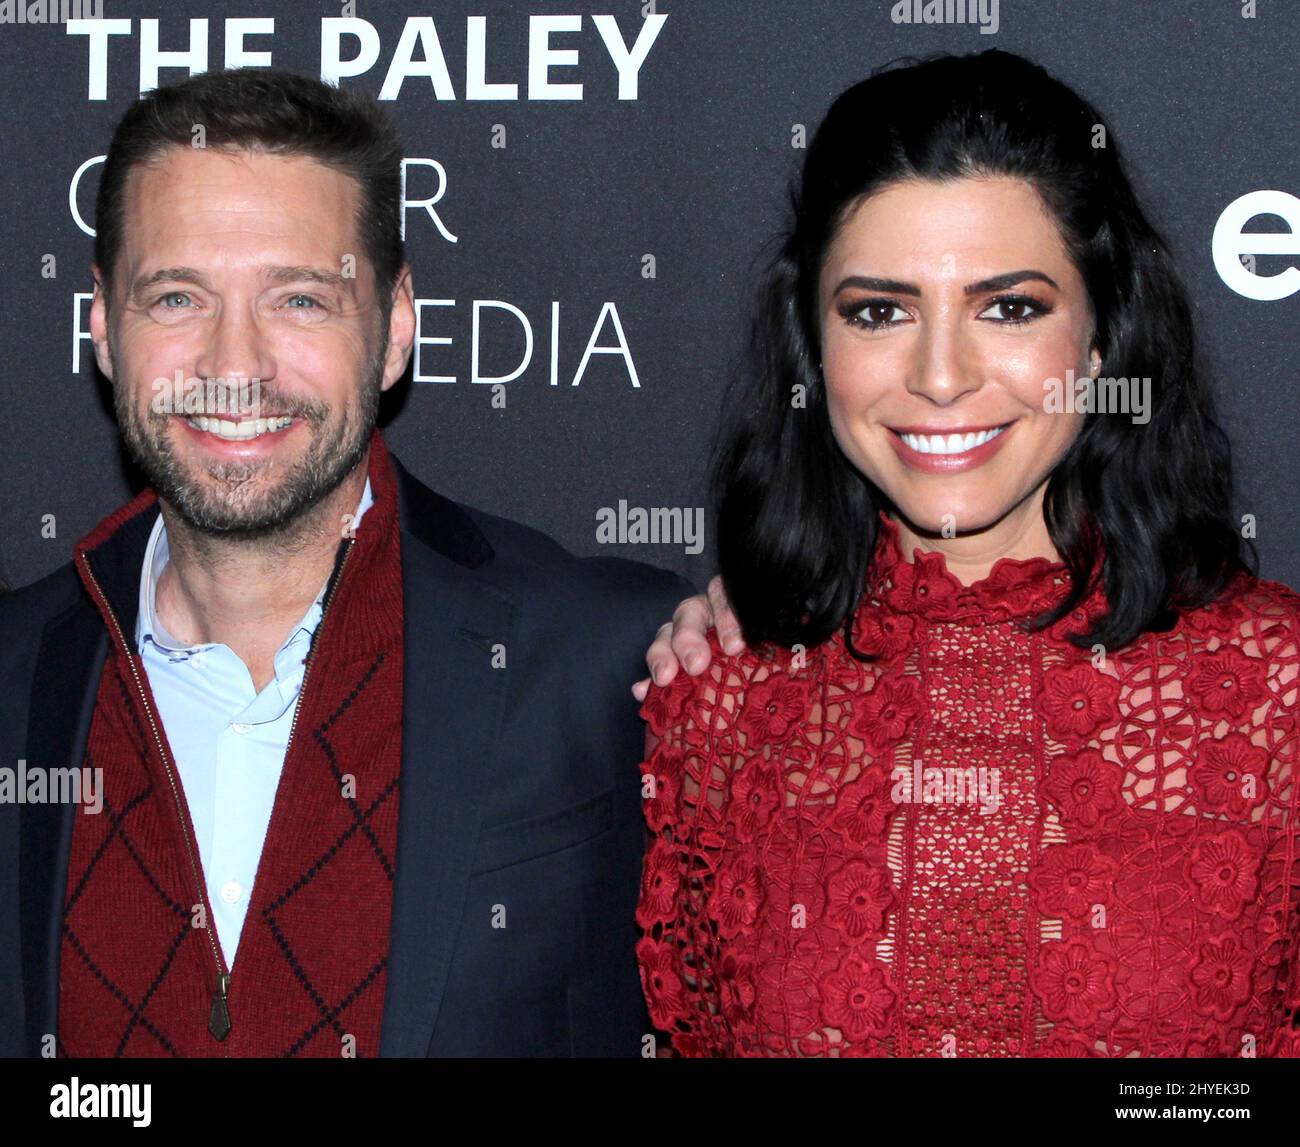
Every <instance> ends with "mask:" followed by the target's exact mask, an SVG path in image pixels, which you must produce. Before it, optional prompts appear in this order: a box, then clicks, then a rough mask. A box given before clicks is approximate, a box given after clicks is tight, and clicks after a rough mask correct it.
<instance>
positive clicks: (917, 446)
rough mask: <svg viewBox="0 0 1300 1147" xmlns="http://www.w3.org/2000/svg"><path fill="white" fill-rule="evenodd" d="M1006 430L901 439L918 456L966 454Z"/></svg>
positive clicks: (906, 436)
mask: <svg viewBox="0 0 1300 1147" xmlns="http://www.w3.org/2000/svg"><path fill="white" fill-rule="evenodd" d="M1005 429H1006V427H1005V426H998V427H995V428H994V429H992V430H979V431H975V432H974V433H971V434H900V435H899V437H900V438H901V439H902V440H903V441H904V442H906V443H907V444H908V445H909V446H910V447H911V448H912V449H913V450H915V451H916V452H917V453H918V454H965V453H966V452H967V451H968V450H974V449H975V447H976V446H983V445H984V443H985V442H990V441H992V440H993V439H994V438H996V437H997V436H998V435H999V434H1001V433H1002V431H1003V430H1005Z"/></svg>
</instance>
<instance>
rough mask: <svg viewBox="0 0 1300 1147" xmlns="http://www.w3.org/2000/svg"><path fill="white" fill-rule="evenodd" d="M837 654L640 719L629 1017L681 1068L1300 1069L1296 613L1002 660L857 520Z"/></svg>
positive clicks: (1044, 639) (988, 610) (948, 589)
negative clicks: (906, 1062) (858, 569)
mask: <svg viewBox="0 0 1300 1147" xmlns="http://www.w3.org/2000/svg"><path fill="white" fill-rule="evenodd" d="M881 521H882V529H881V533H880V538H879V542H878V545H877V551H876V556H875V560H874V562H873V563H872V574H871V578H870V581H869V583H868V586H867V592H866V593H864V595H863V600H862V603H861V605H860V607H859V609H858V611H857V614H856V616H855V618H854V644H855V645H856V647H857V648H858V649H859V650H861V651H864V652H869V653H871V654H873V655H875V656H876V657H877V660H876V661H874V662H871V663H863V662H859V661H857V660H856V659H854V658H853V657H851V656H850V655H849V653H848V652H847V650H846V649H845V647H844V643H843V639H842V637H841V636H840V635H836V636H835V637H833V638H831V639H829V640H828V641H826V642H824V643H823V644H822V645H820V646H817V647H816V648H814V649H811V650H807V651H800V650H798V649H796V650H794V651H791V650H784V649H775V650H766V651H763V652H754V651H751V650H747V651H745V652H744V653H742V654H740V655H738V656H735V657H730V656H728V655H726V654H724V653H723V652H722V650H721V648H720V647H719V646H718V644H717V642H716V639H713V638H712V636H711V641H712V649H713V663H712V664H711V665H710V667H709V669H708V670H707V671H706V672H705V673H704V674H703V675H702V676H700V677H698V678H692V677H688V676H687V675H686V674H684V673H683V674H679V675H678V677H677V678H676V680H675V681H674V682H673V683H672V684H671V685H669V686H668V687H666V688H652V689H651V691H650V694H649V696H648V697H647V698H646V701H645V703H644V705H643V706H642V715H643V716H644V717H645V719H646V720H647V722H648V723H649V727H650V733H651V737H650V743H651V746H652V747H651V749H650V752H649V758H648V760H646V761H645V762H643V764H642V766H641V768H642V773H643V774H646V775H648V776H653V777H654V782H653V784H652V785H647V789H648V790H652V792H651V795H650V798H649V799H648V800H647V801H646V806H645V813H646V821H647V824H648V827H649V830H650V834H651V835H650V840H651V844H650V847H649V849H648V851H647V854H646V857H645V861H644V866H643V877H642V888H641V896H640V901H639V905H638V909H637V920H638V923H639V925H640V926H641V928H642V931H643V937H642V939H641V941H640V945H639V948H638V958H639V961H640V966H641V976H642V984H643V987H644V990H645V995H646V1000H647V1002H648V1005H649V1008H650V1014H651V1018H652V1020H653V1022H654V1024H655V1025H656V1027H658V1028H660V1029H661V1030H662V1031H663V1032H665V1033H667V1034H668V1035H669V1036H670V1037H671V1040H672V1045H673V1047H674V1048H675V1049H676V1051H677V1052H678V1053H679V1054H682V1055H690V1056H708V1055H713V1056H721V1055H726V1056H1179V1057H1191V1056H1288V1055H1289V1056H1300V1026H1297V1025H1300V1019H1297V1009H1300V842H1298V831H1300V830H1298V828H1297V825H1298V824H1300V818H1298V815H1297V814H1298V812H1300V809H1298V807H1297V805H1298V803H1300V802H1298V798H1297V794H1298V793H1300V785H1297V784H1296V768H1297V758H1298V757H1300V720H1298V717H1297V713H1298V711H1300V647H1298V643H1300V597H1298V596H1297V595H1296V594H1294V593H1292V592H1291V591H1290V590H1288V589H1287V588H1286V587H1284V586H1281V585H1279V584H1277V583H1273V582H1266V581H1260V580H1257V579H1253V578H1249V577H1246V576H1244V575H1243V576H1241V577H1239V578H1238V579H1237V580H1236V581H1235V582H1234V583H1233V585H1232V586H1231V587H1230V588H1229V589H1228V590H1227V591H1226V592H1225V593H1224V595H1223V596H1222V597H1221V598H1220V599H1219V600H1218V601H1216V602H1215V603H1213V604H1212V605H1210V606H1207V607H1205V608H1203V609H1200V610H1197V611H1193V612H1190V613H1187V614H1185V615H1183V616H1182V617H1180V619H1179V621H1178V623H1177V624H1176V625H1175V626H1174V627H1173V628H1172V629H1170V630H1168V631H1165V632H1159V633H1148V634H1145V635H1143V637H1141V638H1139V639H1138V640H1137V641H1135V642H1134V643H1132V644H1131V645H1130V646H1128V647H1127V648H1125V649H1124V650H1121V651H1115V652H1111V651H1106V650H1103V649H1101V648H1100V647H1096V648H1095V649H1094V650H1091V651H1090V650H1086V649H1084V650H1080V649H1078V648H1077V647H1076V646H1074V645H1072V644H1071V643H1069V642H1068V641H1067V640H1066V638H1065V635H1066V634H1067V633H1068V632H1071V631H1077V630H1079V629H1080V628H1082V623H1083V621H1084V620H1085V618H1086V616H1088V615H1091V614H1092V613H1093V612H1094V611H1097V610H1099V609H1101V608H1104V598H1103V597H1102V594H1101V591H1100V590H1098V591H1097V593H1096V594H1094V596H1093V597H1092V598H1091V599H1090V600H1089V601H1088V602H1086V603H1085V605H1084V607H1083V609H1081V610H1079V611H1076V612H1075V614H1074V615H1073V616H1071V617H1067V618H1065V619H1063V620H1062V621H1061V622H1059V623H1057V624H1056V625H1054V626H1053V627H1051V628H1050V629H1048V630H1046V631H1044V632H1041V633H1036V634H1027V633H1025V632H1024V630H1023V629H1022V628H1020V626H1019V624H1018V622H1019V621H1020V620H1022V619H1024V618H1028V617H1032V616H1034V615H1037V614H1039V613H1041V612H1043V611H1044V610H1045V609H1047V608H1048V607H1050V606H1051V605H1053V604H1054V603H1055V602H1057V601H1059V600H1060V597H1061V596H1062V595H1063V594H1064V593H1065V592H1066V591H1067V590H1068V588H1069V575H1068V573H1067V572H1066V569H1065V567H1064V565H1063V564H1061V563H1054V562H1050V561H1048V560H1046V559H1041V558H1039V559H1033V560H1029V561H1021V560H1012V559H1003V560H1002V561H999V562H998V563H997V564H996V565H995V566H994V567H993V569H992V571H991V572H990V574H989V576H988V577H987V578H984V579H982V580H981V581H979V582H977V583H975V584H974V585H971V586H963V585H962V584H961V583H960V582H959V581H958V580H957V579H956V578H954V577H953V576H952V575H951V574H950V573H949V572H948V570H947V569H946V566H945V563H944V559H943V557H942V556H941V555H939V554H925V553H921V552H920V551H917V552H916V553H915V554H914V555H913V559H914V560H913V561H908V560H906V559H904V557H903V556H902V554H901V552H900V549H899V535H898V529H897V526H896V525H895V524H894V523H893V522H892V521H890V520H889V519H888V518H885V517H884V516H882V519H881Z"/></svg>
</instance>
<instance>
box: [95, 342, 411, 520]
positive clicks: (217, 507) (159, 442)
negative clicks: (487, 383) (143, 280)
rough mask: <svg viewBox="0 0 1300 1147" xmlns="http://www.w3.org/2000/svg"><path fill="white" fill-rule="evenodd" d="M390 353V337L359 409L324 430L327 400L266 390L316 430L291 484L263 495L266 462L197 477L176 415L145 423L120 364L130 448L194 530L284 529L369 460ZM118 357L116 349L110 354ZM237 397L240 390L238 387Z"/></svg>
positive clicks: (209, 467)
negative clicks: (180, 442) (177, 438)
mask: <svg viewBox="0 0 1300 1147" xmlns="http://www.w3.org/2000/svg"><path fill="white" fill-rule="evenodd" d="M387 350H388V338H387V333H386V332H385V338H384V339H383V345H382V346H381V347H380V348H379V353H378V354H377V355H375V356H374V357H373V358H372V359H371V360H370V362H369V363H368V364H367V377H366V379H365V380H364V384H363V385H362V387H361V395H360V401H359V403H358V406H357V408H356V409H355V411H353V410H351V409H349V408H347V407H344V409H343V412H342V416H341V417H340V418H339V419H338V421H337V422H336V423H335V424H334V425H333V426H332V427H331V428H330V429H329V431H328V433H327V434H325V433H322V429H323V428H324V427H326V425H327V420H328V418H329V415H330V408H329V407H328V406H326V405H325V404H324V403H313V402H309V401H306V400H300V399H289V397H288V396H287V395H279V394H278V393H275V392H272V393H268V392H267V390H266V389H265V388H262V389H261V392H260V400H261V402H262V403H263V404H264V405H265V406H267V407H269V408H271V409H273V410H275V411H276V412H277V413H279V414H281V415H284V416H287V417H291V418H293V419H295V420H297V421H305V422H306V423H308V425H309V428H311V429H312V430H313V431H314V433H313V435H312V438H311V442H310V444H309V445H308V447H307V453H306V454H305V455H304V456H303V458H302V459H301V460H300V461H298V462H296V463H294V464H293V466H292V467H291V468H290V469H289V471H288V473H287V474H286V475H285V477H284V479H283V480H282V481H281V482H280V483H279V484H278V485H277V486H274V487H272V488H270V489H266V490H260V489H259V487H260V485H261V483H260V482H259V481H258V476H259V475H260V474H261V473H262V471H264V470H265V469H266V468H267V465H268V464H267V463H266V462H264V461H244V460H241V459H238V458H219V457H216V456H214V457H213V458H211V459H210V460H209V461H207V462H206V463H205V464H202V468H203V473H204V475H205V477H206V479H207V481H201V480H196V479H195V478H193V477H192V476H191V473H190V472H189V470H188V469H187V466H186V464H185V463H184V462H183V461H182V459H181V458H180V457H178V455H177V453H176V451H175V449H174V448H173V444H172V440H171V437H170V435H171V432H172V431H171V425H170V424H171V421H172V419H174V418H176V417H178V416H177V415H173V414H159V413H157V412H155V411H154V410H153V409H152V408H150V409H149V411H148V415H147V417H146V418H144V419H142V418H141V415H140V412H139V410H138V409H137V408H136V407H135V405H134V404H133V402H132V400H131V397H130V395H129V394H127V393H125V392H126V391H127V390H128V386H127V385H126V384H125V383H124V382H122V381H119V380H123V378H124V376H123V374H122V371H121V369H120V367H119V365H118V363H117V362H116V360H114V363H113V406H114V409H115V411H116V413H117V424H118V427H119V429H120V430H121V433H122V438H123V440H124V441H125V443H126V447H127V451H128V453H129V454H130V455H131V457H132V459H133V460H134V461H135V463H136V465H138V466H139V467H140V469H141V470H143V471H144V473H145V475H146V476H147V477H148V479H149V481H150V483H151V484H152V485H153V487H154V489H155V490H156V491H157V493H158V497H159V498H161V499H162V500H163V501H165V502H167V503H169V504H170V505H171V506H172V507H174V508H175V510H176V511H177V513H179V514H180V516H181V518H182V519H183V520H184V521H185V522H186V523H187V524H188V525H189V526H191V527H192V528H193V529H195V530H198V531H200V532H202V533H205V534H209V535H220V536H223V537H232V536H233V537H242V538H249V539H252V538H260V537H266V536H268V535H273V534H276V533H278V532H280V531H282V530H284V529H285V528H286V527H287V526H289V525H290V524H291V523H292V522H294V521H295V520H296V519H298V518H299V517H300V516H301V515H302V514H303V513H305V512H306V511H307V510H309V509H310V508H311V507H312V506H314V505H317V504H318V503H319V502H320V501H321V499H323V498H325V497H326V496H327V495H329V494H330V493H331V492H332V491H334V490H335V489H337V488H338V485H339V483H340V482H342V481H343V479H344V478H346V477H347V476H348V474H350V473H351V472H352V471H353V470H354V469H355V468H356V466H357V464H358V463H359V462H360V461H361V457H362V455H363V454H365V452H366V448H367V447H368V446H369V444H370V436H371V432H372V431H373V430H374V426H375V422H376V420H377V418H378V414H379V394H380V383H381V382H382V378H383V369H384V359H385V356H386V354H387ZM110 353H111V352H110ZM231 393H234V390H233V382H232V390H231Z"/></svg>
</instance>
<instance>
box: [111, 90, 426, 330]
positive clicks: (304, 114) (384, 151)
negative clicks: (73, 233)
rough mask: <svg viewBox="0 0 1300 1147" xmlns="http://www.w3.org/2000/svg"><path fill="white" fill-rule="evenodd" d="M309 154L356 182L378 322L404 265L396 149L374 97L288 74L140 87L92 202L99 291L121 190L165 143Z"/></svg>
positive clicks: (116, 229)
mask: <svg viewBox="0 0 1300 1147" xmlns="http://www.w3.org/2000/svg"><path fill="white" fill-rule="evenodd" d="M199 127H201V128H202V129H203V146H204V147H206V148H211V149H214V150H222V151H264V152H271V153H275V154H281V155H286V156H288V155H302V156H308V157H310V158H312V159H315V160H317V161H319V162H320V163H323V164H325V165H327V166H329V167H332V168H334V169H335V170H337V171H340V172H342V173H344V174H346V175H350V176H352V177H353V178H354V179H356V180H357V182H358V184H359V186H360V196H359V199H358V218H357V234H358V236H359V237H360V239H361V244H362V247H363V250H364V254H365V256H366V257H367V258H368V259H369V260H370V265H371V267H372V268H373V269H374V273H375V284H376V289H377V290H378V292H379V300H380V308H381V314H382V316H383V323H384V328H385V329H386V328H387V325H388V316H389V313H390V311H391V302H392V289H393V285H394V283H396V281H397V276H398V274H399V273H400V271H401V268H402V265H403V263H404V262H405V253H404V251H403V245H402V230H401V211H402V205H401V197H402V189H401V182H402V177H401V164H402V145H401V139H400V137H399V135H398V132H397V128H396V125H395V124H394V123H393V121H392V119H391V118H390V116H389V115H388V113H387V112H386V111H384V110H383V109H382V108H381V107H380V106H379V105H378V104H377V103H376V102H375V100H374V98H373V97H371V96H370V95H368V94H366V93H362V92H352V91H343V90H341V89H339V88H336V87H333V86H332V85H330V84H326V83H322V82H321V81H320V80H316V79H312V78H309V77H307V76H300V75H295V74H294V73H292V72H284V71H276V70H269V69H261V68H259V69H252V68H240V69H236V70H233V71H224V72H205V73H203V74H201V75H197V76H191V77H190V78H189V79H187V80H183V81H181V82H180V83H177V84H171V85H168V86H166V87H160V88H155V89H154V90H152V91H150V92H148V93H146V94H145V95H144V96H142V97H141V98H140V99H139V100H138V101H137V102H136V103H134V104H132V106H131V107H130V109H129V110H128V111H127V112H126V114H125V115H123V116H122V118H121V120H119V121H118V124H117V128H116V129H115V130H114V132H113V139H112V141H111V143H110V144H109V148H108V155H107V158H106V159H105V162H104V170H103V171H102V172H101V174H100V179H99V192H98V195H97V197H96V200H95V231H96V234H95V262H96V263H97V264H98V265H99V267H100V273H101V275H102V277H103V280H104V287H105V290H106V291H107V292H108V293H109V294H110V295H111V288H112V281H113V279H112V277H113V273H114V269H115V267H116V261H117V256H118V253H119V251H120V249H121V246H122V218H123V214H124V211H123V190H124V188H125V186H126V181H127V177H128V175H129V174H130V172H131V171H132V169H134V168H135V167H138V166H142V165H147V164H149V163H151V162H155V161H156V160H158V159H160V158H161V157H162V156H163V154H164V153H165V152H166V151H168V150H169V149H170V148H172V147H187V148H188V147H193V146H194V141H195V138H196V135H195V129H196V128H199Z"/></svg>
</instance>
